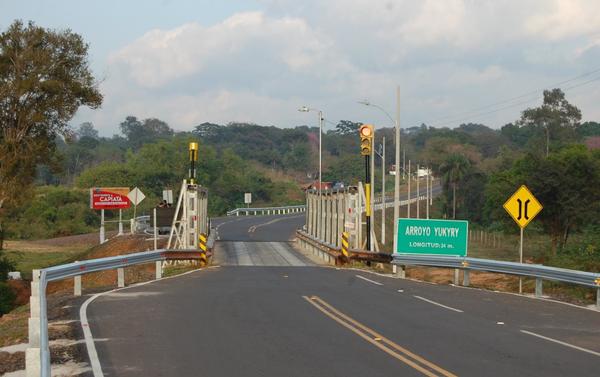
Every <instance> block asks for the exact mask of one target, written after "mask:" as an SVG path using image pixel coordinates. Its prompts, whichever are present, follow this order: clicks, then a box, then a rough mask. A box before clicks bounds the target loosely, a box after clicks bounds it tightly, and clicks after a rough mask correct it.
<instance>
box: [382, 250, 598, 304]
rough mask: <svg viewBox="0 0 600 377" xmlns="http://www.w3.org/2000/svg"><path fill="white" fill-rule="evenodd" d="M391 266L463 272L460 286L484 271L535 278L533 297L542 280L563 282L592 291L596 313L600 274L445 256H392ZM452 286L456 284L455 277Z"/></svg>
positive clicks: (538, 294)
mask: <svg viewBox="0 0 600 377" xmlns="http://www.w3.org/2000/svg"><path fill="white" fill-rule="evenodd" d="M392 257H393V260H392V263H393V264H395V265H414V266H428V267H444V268H455V269H461V270H463V271H464V274H465V275H464V277H463V284H464V285H468V284H469V278H468V272H469V271H470V270H475V271H487V272H495V273H501V274H508V275H517V276H525V277H531V278H535V279H536V287H535V295H536V296H537V297H541V296H542V287H543V285H542V281H543V280H552V281H559V282H563V283H570V284H577V285H583V286H586V287H590V288H596V307H597V308H598V309H599V310H600V273H594V272H586V271H578V270H569V269H566V268H558V267H550V266H544V265H541V264H529V263H517V262H506V261H498V260H493V259H480V258H470V257H464V258H463V257H449V256H439V255H410V254H393V256H392ZM455 283H457V284H458V282H457V278H455Z"/></svg>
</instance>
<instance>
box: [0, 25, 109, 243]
mask: <svg viewBox="0 0 600 377" xmlns="http://www.w3.org/2000/svg"><path fill="white" fill-rule="evenodd" d="M87 53H88V45H87V44H86V43H85V42H84V41H83V39H82V38H81V36H80V35H78V34H75V33H73V32H71V31H70V30H65V31H55V30H49V29H44V28H42V27H39V26H36V25H35V24H34V23H33V22H30V23H29V24H27V26H25V25H24V24H23V22H21V21H15V22H14V23H13V24H12V25H10V26H9V28H8V29H7V30H6V31H4V32H3V33H2V34H0V131H1V132H0V182H2V185H0V248H2V239H1V237H2V231H1V229H2V225H1V224H2V209H3V207H6V206H7V205H14V204H16V203H17V202H18V201H19V199H22V198H23V197H24V196H25V195H26V194H27V192H28V188H30V187H31V185H32V183H33V181H34V179H35V169H36V166H37V164H38V163H42V162H44V161H47V160H48V157H49V156H50V155H52V154H53V153H54V147H55V144H54V140H55V138H56V136H57V135H64V136H68V135H69V134H70V132H69V128H68V125H67V122H68V121H69V120H70V119H71V118H72V117H73V115H74V114H75V112H76V111H77V109H79V107H80V106H88V107H91V108H97V107H99V106H100V104H101V103H102V95H101V94H100V92H99V91H98V88H97V83H96V82H95V80H94V77H93V76H92V73H91V71H90V69H89V65H88V60H87Z"/></svg>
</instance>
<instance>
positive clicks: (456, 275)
mask: <svg viewBox="0 0 600 377" xmlns="http://www.w3.org/2000/svg"><path fill="white" fill-rule="evenodd" d="M454 285H460V270H459V269H458V268H455V269H454Z"/></svg>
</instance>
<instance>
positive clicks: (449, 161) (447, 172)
mask: <svg viewBox="0 0 600 377" xmlns="http://www.w3.org/2000/svg"><path fill="white" fill-rule="evenodd" d="M470 168H471V162H470V161H469V159H468V158H466V157H465V156H464V155H462V154H459V153H453V154H451V155H449V156H448V157H447V158H446V160H445V161H444V162H443V163H442V165H440V172H441V173H442V178H443V180H444V186H445V187H449V186H450V185H452V218H453V219H456V188H457V187H458V183H459V182H460V181H462V180H463V178H464V177H465V175H466V174H467V172H468V171H469V169H470Z"/></svg>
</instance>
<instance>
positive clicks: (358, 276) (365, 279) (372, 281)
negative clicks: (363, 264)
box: [354, 275, 383, 285]
mask: <svg viewBox="0 0 600 377" xmlns="http://www.w3.org/2000/svg"><path fill="white" fill-rule="evenodd" d="M354 276H356V277H357V278H359V279H363V280H364V281H368V282H369V283H372V284H375V285H383V284H381V283H380V282H378V281H375V280H371V279H367V278H366V277H364V276H360V275H354Z"/></svg>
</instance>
